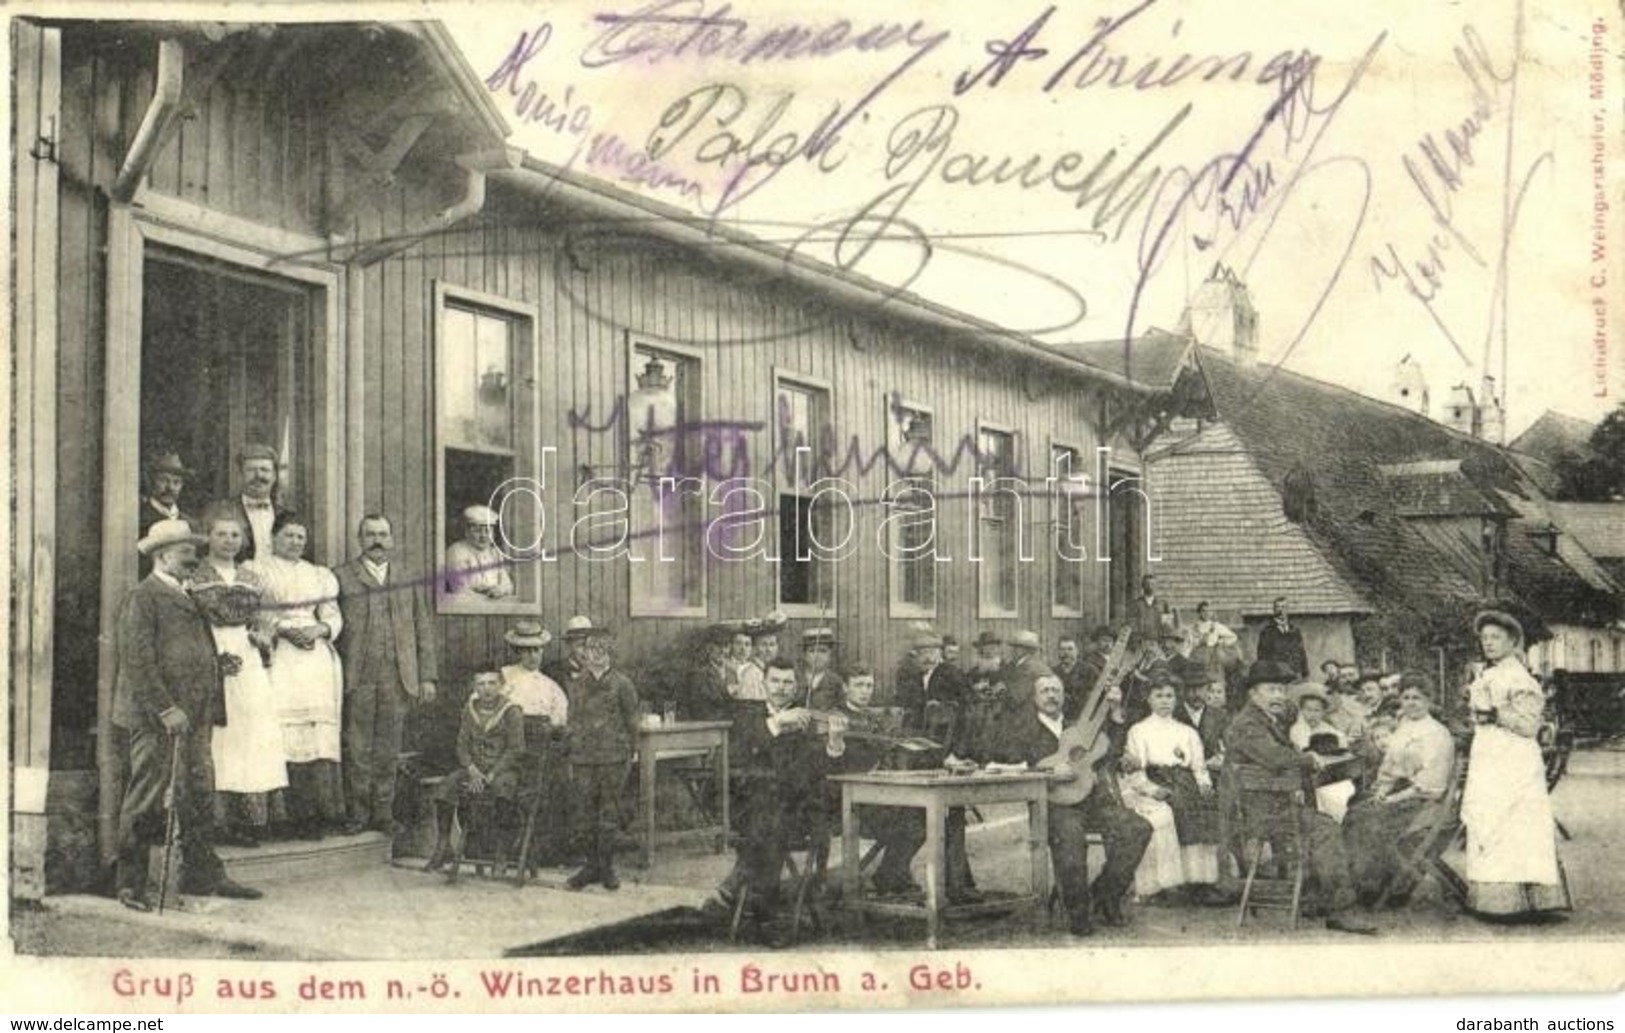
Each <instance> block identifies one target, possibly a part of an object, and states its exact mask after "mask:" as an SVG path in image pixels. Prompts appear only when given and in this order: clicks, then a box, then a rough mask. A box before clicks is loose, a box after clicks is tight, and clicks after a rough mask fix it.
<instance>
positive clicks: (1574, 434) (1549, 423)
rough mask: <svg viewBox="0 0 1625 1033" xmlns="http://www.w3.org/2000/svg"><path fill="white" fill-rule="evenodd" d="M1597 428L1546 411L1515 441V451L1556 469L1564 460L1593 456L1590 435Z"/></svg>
mask: <svg viewBox="0 0 1625 1033" xmlns="http://www.w3.org/2000/svg"><path fill="white" fill-rule="evenodd" d="M1596 429H1597V428H1596V426H1595V425H1594V424H1591V423H1587V422H1586V421H1585V420H1582V419H1580V418H1578V417H1575V416H1566V415H1564V414H1563V413H1560V412H1554V411H1553V410H1551V409H1547V410H1546V411H1545V412H1544V413H1542V414H1541V416H1540V419H1538V420H1536V421H1535V422H1534V423H1531V424H1530V425H1529V429H1528V430H1525V431H1524V432H1523V433H1522V434H1519V435H1518V436H1517V437H1516V438H1513V439H1512V446H1511V447H1512V450H1513V451H1514V452H1522V453H1523V454H1524V455H1526V456H1532V457H1533V458H1535V459H1538V460H1540V461H1541V462H1542V463H1545V464H1546V465H1547V466H1551V467H1555V466H1557V461H1558V460H1559V459H1562V458H1563V457H1564V456H1576V457H1578V458H1581V459H1585V458H1589V457H1590V455H1591V433H1592V431H1594V430H1596Z"/></svg>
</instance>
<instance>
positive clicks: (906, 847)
mask: <svg viewBox="0 0 1625 1033" xmlns="http://www.w3.org/2000/svg"><path fill="white" fill-rule="evenodd" d="M874 695H875V676H874V672H873V671H871V670H869V669H868V668H867V667H856V668H853V669H852V671H851V673H850V674H848V675H847V680H846V699H845V701H844V702H843V703H842V704H841V705H840V706H839V707H837V708H836V711H835V712H836V713H838V714H841V715H842V716H844V717H845V718H846V721H847V730H848V732H855V733H858V734H856V735H849V736H848V737H847V739H846V752H845V753H844V754H843V755H842V756H841V759H840V760H839V761H838V762H837V763H836V768H837V769H838V770H840V771H845V772H852V771H873V770H875V769H876V768H878V767H881V766H883V765H885V764H886V763H887V762H888V761H889V760H890V759H892V758H891V757H890V754H891V753H892V752H893V751H892V749H891V747H890V746H889V745H888V744H887V742H886V741H885V740H884V739H883V738H881V737H882V736H888V735H894V734H896V733H897V732H898V731H899V729H900V726H901V723H902V722H901V721H900V720H897V719H894V717H893V714H892V712H891V711H888V710H886V709H884V708H878V707H871V706H870V705H869V704H870V703H871V702H872V701H873V699H874ZM829 795H830V798H831V806H830V809H831V811H832V812H833V811H835V810H836V809H837V808H838V806H839V801H840V790H839V788H838V787H837V786H835V785H834V783H830V793H829ZM858 829H859V831H860V832H861V833H862V834H863V835H864V836H867V837H868V838H870V839H873V840H874V841H875V843H876V845H877V846H879V847H880V850H881V853H880V864H879V867H877V868H876V869H875V876H874V880H875V890H876V892H879V893H886V894H899V893H904V894H914V893H918V892H920V887H919V886H918V885H917V884H916V883H915V882H914V879H913V877H912V876H911V875H910V873H909V867H910V864H911V863H912V862H913V860H914V855H915V854H917V853H919V850H920V847H921V846H923V845H924V844H925V815H924V814H922V813H921V812H920V811H918V810H916V809H915V808H912V807H872V806H864V807H859V808H858Z"/></svg>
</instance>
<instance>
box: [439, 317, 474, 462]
mask: <svg viewBox="0 0 1625 1033" xmlns="http://www.w3.org/2000/svg"><path fill="white" fill-rule="evenodd" d="M475 361H476V359H475V344H474V313H472V312H468V311H465V310H463V309H458V308H450V307H448V308H446V309H445V310H444V311H443V312H442V313H441V316H440V361H439V362H438V363H437V364H436V365H437V368H436V370H435V373H436V376H437V377H438V378H439V383H438V384H437V385H436V388H437V390H438V391H439V392H440V404H441V408H442V411H443V412H444V414H445V421H446V422H445V425H444V426H443V427H442V428H441V433H442V434H443V435H444V437H445V439H446V440H447V441H448V442H456V443H459V444H473V443H475V442H476V441H478V440H479V434H478V421H477V419H476V417H475V410H474V398H475V379H474V370H475Z"/></svg>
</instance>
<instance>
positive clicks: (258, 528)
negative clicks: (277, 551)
mask: <svg viewBox="0 0 1625 1033" xmlns="http://www.w3.org/2000/svg"><path fill="white" fill-rule="evenodd" d="M237 470H238V474H239V479H240V482H241V484H242V489H241V490H240V491H239V492H238V493H237V497H236V498H234V499H229V500H227V503H226V504H227V505H230V506H235V507H236V509H237V516H238V518H239V519H240V520H241V521H242V525H243V527H244V528H246V529H247V532H248V533H247V534H245V535H244V536H243V551H242V552H240V553H238V554H237V562H239V563H247V562H248V561H249V560H251V559H255V558H257V557H263V556H269V555H271V553H272V548H271V539H272V532H271V529H272V528H273V527H274V526H276V522H277V519H278V518H279V517H282V516H284V515H288V516H291V515H292V512H291V511H290V510H288V509H286V508H284V507H283V506H282V505H281V504H280V503H278V502H277V501H276V499H275V498H274V497H273V493H274V492H275V491H276V482H277V472H276V471H277V454H276V449H274V448H272V447H271V446H269V445H246V446H244V448H243V450H242V453H241V454H239V455H238V456H237Z"/></svg>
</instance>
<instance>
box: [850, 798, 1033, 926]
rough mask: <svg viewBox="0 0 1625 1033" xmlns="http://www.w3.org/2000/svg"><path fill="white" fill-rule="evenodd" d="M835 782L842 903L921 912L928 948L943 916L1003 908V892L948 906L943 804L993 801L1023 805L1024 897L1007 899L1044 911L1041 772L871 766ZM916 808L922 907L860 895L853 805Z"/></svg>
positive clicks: (1005, 905) (913, 913) (868, 908)
mask: <svg viewBox="0 0 1625 1033" xmlns="http://www.w3.org/2000/svg"><path fill="white" fill-rule="evenodd" d="M830 778H831V780H832V781H835V782H838V783H840V786H841V884H842V900H843V901H844V903H845V906H847V907H851V908H855V909H857V910H859V911H862V912H866V913H871V914H885V915H903V916H909V917H919V916H921V915H922V914H923V916H924V917H925V929H926V943H927V945H928V946H929V947H930V948H931V949H932V950H935V949H936V947H937V943H938V933H939V932H940V930H941V926H942V919H943V918H944V917H945V916H947V917H951V916H953V915H961V914H973V913H975V912H978V911H990V910H1003V909H1007V908H1009V906H1010V905H1011V903H1012V901H1010V900H1009V899H1008V898H1006V899H1004V900H999V901H993V902H987V903H980V904H957V905H949V904H948V903H947V900H946V897H947V893H946V887H945V885H944V883H945V880H946V877H947V857H946V842H945V824H946V820H947V816H948V809H949V808H950V807H981V806H984V805H989V804H997V803H1025V804H1026V805H1027V854H1028V857H1029V859H1030V861H1031V862H1032V878H1031V885H1030V895H1029V896H1027V897H1020V898H1017V899H1016V900H1015V901H1014V902H1013V903H1016V904H1018V905H1019V904H1022V903H1031V904H1032V905H1033V906H1034V907H1036V908H1037V909H1038V910H1039V913H1040V914H1043V913H1044V912H1045V910H1046V909H1047V908H1048V906H1049V888H1050V863H1049V801H1048V798H1047V790H1048V787H1049V780H1048V778H1047V777H1046V776H1045V775H1044V774H1043V773H1042V772H1036V771H1023V772H1011V773H999V774H992V773H989V772H975V773H972V774H969V775H951V774H949V773H948V772H946V771H941V770H936V771H870V772H865V773H862V774H849V775H831V776H830ZM864 804H873V805H876V806H881V807H917V808H919V809H920V810H922V811H924V812H925V905H924V907H923V908H922V907H921V906H919V905H916V904H904V903H894V902H890V901H878V900H865V899H863V896H862V892H863V879H862V872H861V871H859V860H858V814H857V808H858V807H859V806H861V805H864Z"/></svg>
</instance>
